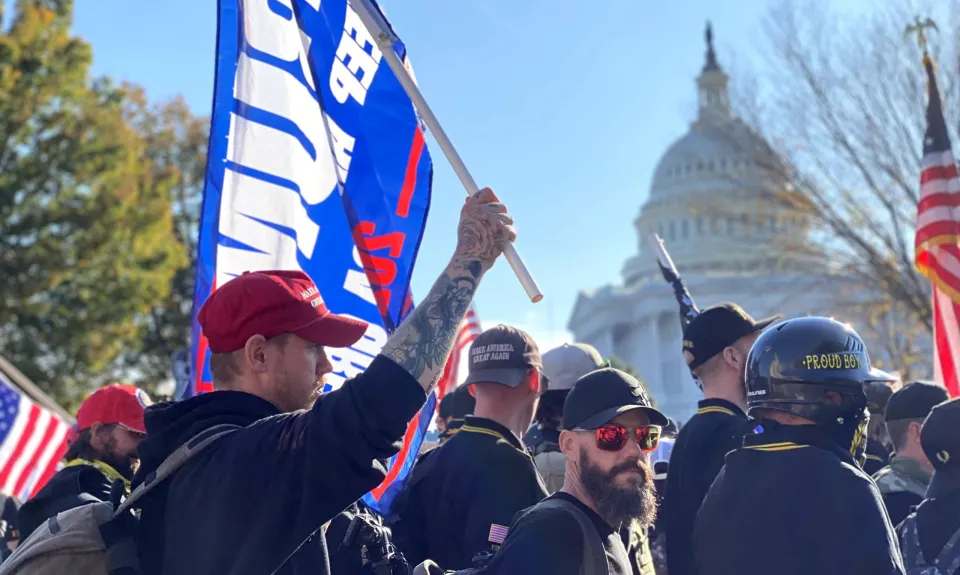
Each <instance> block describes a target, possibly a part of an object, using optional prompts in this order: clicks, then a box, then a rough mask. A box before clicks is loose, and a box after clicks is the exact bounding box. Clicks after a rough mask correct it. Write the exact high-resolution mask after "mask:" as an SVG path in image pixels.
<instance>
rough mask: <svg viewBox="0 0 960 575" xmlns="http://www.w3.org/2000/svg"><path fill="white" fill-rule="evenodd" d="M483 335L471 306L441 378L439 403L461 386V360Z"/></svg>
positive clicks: (438, 393) (438, 388) (475, 311)
mask: <svg viewBox="0 0 960 575" xmlns="http://www.w3.org/2000/svg"><path fill="white" fill-rule="evenodd" d="M481 333H483V330H482V329H481V328H480V320H479V319H478V318H477V310H476V309H475V308H474V307H473V306H472V305H471V306H470V309H469V310H467V315H466V316H465V317H464V318H463V323H461V324H460V330H459V331H458V332H457V339H456V340H455V342H454V345H453V350H452V351H451V352H450V358H449V359H447V364H446V365H444V366H443V375H441V376H440V382H439V384H437V391H436V393H437V401H440V400H441V399H443V396H445V395H446V394H448V393H450V392H452V391H453V390H455V389H456V388H457V386H458V385H460V380H461V379H463V378H462V377H461V375H462V374H461V373H460V364H461V360H462V358H463V357H464V355H465V352H466V351H468V350H469V349H470V344H471V343H473V340H475V339H477V336H478V335H480V334H481Z"/></svg>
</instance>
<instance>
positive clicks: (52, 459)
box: [0, 371, 70, 501]
mask: <svg viewBox="0 0 960 575" xmlns="http://www.w3.org/2000/svg"><path fill="white" fill-rule="evenodd" d="M69 432H70V425H69V424H68V423H66V422H65V421H63V420H62V419H60V418H59V417H58V416H57V415H54V414H53V413H51V412H50V411H48V410H46V409H44V408H42V407H40V406H38V405H37V404H35V403H34V402H32V401H30V399H29V398H27V396H26V395H24V394H22V393H20V392H18V391H17V387H16V386H15V385H14V384H13V383H12V382H10V381H9V380H8V379H7V378H6V376H5V375H4V374H3V372H2V371H0V492H3V493H5V494H8V495H15V496H16V497H17V498H18V499H20V500H21V501H24V500H26V499H29V498H30V497H32V496H33V495H34V494H36V492H37V491H39V490H40V488H42V487H43V486H44V485H46V483H47V481H48V480H49V479H50V477H51V476H53V474H54V473H56V472H57V469H58V466H59V463H60V459H61V458H62V457H63V454H64V453H65V452H66V450H67V441H66V439H67V434H68V433H69Z"/></svg>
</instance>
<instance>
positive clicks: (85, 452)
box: [19, 385, 151, 542]
mask: <svg viewBox="0 0 960 575" xmlns="http://www.w3.org/2000/svg"><path fill="white" fill-rule="evenodd" d="M150 403H151V402H150V398H149V397H148V396H147V394H146V393H145V392H144V391H143V390H142V389H138V388H136V387H133V386H131V385H108V386H106V387H101V388H100V389H98V390H97V391H95V392H93V394H91V395H90V397H88V398H87V399H86V400H84V402H83V403H82V404H81V405H80V409H79V410H78V411H77V428H76V429H77V435H76V437H74V438H73V440H72V441H71V442H70V447H69V448H68V449H67V453H66V455H65V456H64V462H65V464H64V468H63V469H61V470H60V471H59V472H58V473H57V474H56V475H54V476H53V477H51V478H50V481H48V482H47V484H46V485H45V486H44V487H43V489H41V490H40V491H39V492H38V493H37V494H36V495H35V496H34V497H33V498H32V499H30V500H28V501H27V502H26V503H24V504H23V506H22V507H21V508H20V515H19V519H20V541H21V542H22V541H24V540H25V539H26V538H27V537H29V536H30V534H31V533H33V531H34V530H35V529H36V528H37V527H39V526H40V525H42V524H43V522H44V521H46V520H47V519H49V518H51V517H54V516H56V515H57V513H60V512H61V511H66V510H67V509H72V508H74V507H79V506H80V505H86V504H87V503H95V502H97V501H109V500H110V488H111V487H112V485H113V484H114V482H116V481H121V482H123V484H124V486H125V487H126V488H127V490H128V491H129V489H130V480H131V479H132V478H133V474H134V472H135V471H136V469H137V463H138V461H139V460H138V459H137V445H139V444H140V442H141V441H142V440H143V438H144V437H145V436H146V428H145V427H144V425H143V411H144V408H146V406H148V405H150Z"/></svg>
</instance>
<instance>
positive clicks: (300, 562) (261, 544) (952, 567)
mask: <svg viewBox="0 0 960 575" xmlns="http://www.w3.org/2000/svg"><path fill="white" fill-rule="evenodd" d="M513 237H514V231H513V228H512V221H511V219H510V216H509V215H508V214H507V211H506V208H505V207H504V206H503V205H502V204H500V203H499V201H498V200H497V198H496V196H495V195H494V194H493V192H491V191H490V190H483V191H482V192H480V193H478V194H476V195H474V196H472V197H471V198H469V199H468V200H467V202H466V204H465V205H464V208H463V211H462V213H461V220H460V223H459V227H458V243H457V247H456V250H455V253H454V255H453V257H452V258H451V261H450V264H449V265H448V266H447V268H446V269H445V270H444V271H443V273H442V274H441V275H440V277H439V278H438V280H437V282H436V283H435V284H434V286H433V289H432V290H431V291H430V293H429V294H427V296H426V298H424V300H423V302H422V303H421V304H420V305H419V306H417V307H416V309H415V310H414V311H413V312H412V313H411V315H410V317H409V318H408V319H407V320H406V321H405V322H404V323H403V324H402V325H401V326H400V327H398V329H397V330H396V331H395V332H394V333H393V334H392V335H391V337H390V338H389V339H388V341H387V342H386V344H385V345H384V347H383V349H382V351H381V353H380V355H379V356H378V357H377V358H376V359H374V361H373V362H372V363H371V364H370V366H369V367H368V368H367V369H366V371H364V372H363V373H362V374H360V375H358V376H357V377H355V378H353V379H351V380H349V381H347V382H346V383H345V384H344V385H343V386H342V387H341V388H339V389H337V390H335V391H332V392H329V393H321V390H322V389H323V378H324V376H325V375H326V374H328V373H330V372H331V371H332V369H333V368H332V365H331V362H330V360H329V359H328V357H327V355H326V352H325V349H326V348H338V347H347V346H350V345H352V344H354V343H356V342H357V341H359V339H360V338H361V337H363V335H364V333H365V329H366V325H365V324H364V323H362V322H360V321H358V320H355V319H351V318H348V317H341V316H337V315H335V314H333V313H331V312H330V311H329V310H328V309H327V308H326V306H325V304H324V303H323V300H322V296H321V294H319V293H318V291H317V289H316V286H315V285H314V284H313V282H312V281H311V280H310V279H309V278H308V277H307V276H306V275H305V274H303V273H301V272H289V271H259V272H253V273H245V274H243V275H241V276H239V277H237V278H235V279H233V280H231V281H230V282H228V283H226V284H224V285H223V286H221V287H220V288H219V289H218V290H217V291H215V292H214V293H213V294H212V295H211V297H210V298H209V299H208V301H207V302H206V303H205V305H204V306H203V309H202V310H201V312H200V315H199V321H200V324H201V326H202V329H203V332H204V335H205V336H206V338H207V340H208V342H209V346H210V350H211V353H212V356H211V360H210V368H211V372H212V374H213V380H214V387H215V391H214V392H212V393H208V394H204V395H200V396H198V397H195V398H191V399H188V400H184V401H180V402H171V403H159V404H155V405H152V404H151V402H150V400H149V398H148V397H146V394H144V393H143V392H142V391H140V390H137V389H136V388H132V387H129V386H119V385H112V386H107V387H104V388H102V389H100V390H98V391H96V392H95V393H93V394H92V395H91V396H90V397H88V398H87V399H86V400H85V401H84V403H83V405H82V406H81V408H80V410H79V411H78V413H77V433H76V436H75V437H73V438H72V440H71V444H70V449H69V452H68V454H67V457H66V459H65V462H64V467H63V469H62V470H61V471H59V472H58V473H57V475H56V476H54V477H53V479H52V480H51V481H49V482H48V483H47V485H46V486H45V487H44V488H43V489H42V490H41V491H40V492H39V493H38V494H37V495H36V496H35V497H33V498H32V499H30V500H29V501H27V502H25V503H24V504H23V505H22V506H21V507H19V510H18V509H17V508H16V507H17V506H16V505H12V510H10V511H8V510H7V507H11V505H10V503H11V501H12V500H11V499H10V498H8V500H7V502H8V505H6V506H5V507H4V513H3V516H2V521H0V525H2V526H4V531H3V533H4V536H5V537H6V540H7V542H8V545H9V549H10V550H11V551H12V550H13V549H16V551H13V555H12V556H9V557H7V562H6V563H5V564H4V565H0V574H5V573H7V572H9V573H23V574H29V573H48V572H52V571H41V570H39V569H40V568H39V567H37V565H39V564H40V563H39V562H40V561H42V556H43V553H46V554H47V555H49V554H51V553H56V552H57V550H58V549H60V550H62V549H64V548H65V547H64V546H60V547H57V546H55V545H51V544H50V542H51V541H56V538H57V536H58V534H59V533H60V531H61V530H62V529H63V527H62V526H63V525H64V524H65V518H66V517H67V515H68V514H69V513H71V511H74V510H77V509H82V508H84V506H87V505H89V504H91V503H102V502H110V504H111V505H113V506H114V507H118V506H119V505H120V504H121V502H122V501H127V502H128V504H127V505H130V506H132V507H133V508H134V510H135V511H130V513H129V515H127V514H126V507H124V508H122V509H121V513H117V514H116V515H115V516H114V517H113V519H111V520H110V521H107V522H105V523H104V524H103V525H102V526H101V529H100V531H101V534H103V538H104V541H105V546H106V549H105V553H106V554H107V555H108V556H109V555H111V551H112V545H113V544H114V543H116V542H118V541H119V542H122V541H123V540H124V538H123V537H117V536H116V533H115V532H116V531H117V529H114V528H113V526H114V522H116V521H119V520H120V519H124V520H126V523H125V524H124V525H125V528H130V526H131V525H133V526H135V529H134V531H133V532H132V533H130V538H131V539H132V540H133V541H134V542H135V551H136V553H135V555H136V557H137V564H138V565H137V567H136V569H137V570H136V571H124V572H123V573H128V572H129V573H141V572H142V573H143V574H145V575H174V574H176V575H241V574H243V575H274V574H277V575H284V574H297V575H300V574H325V573H333V574H335V575H340V574H343V575H351V574H354V573H356V574H360V573H387V572H389V573H396V572H398V571H395V570H389V571H383V570H377V569H379V568H380V565H374V564H372V563H371V554H370V551H371V549H370V547H371V546H372V545H373V543H372V542H369V541H368V542H367V543H366V544H364V545H350V544H347V542H348V541H350V540H352V539H353V538H355V530H354V527H355V525H356V524H357V519H358V518H365V519H364V520H365V522H366V523H367V524H371V525H375V526H376V527H377V529H378V530H379V531H378V532H381V533H384V534H386V540H388V541H392V543H389V544H387V543H384V546H385V547H386V548H387V549H388V550H390V551H394V550H395V551H396V552H397V554H396V555H392V556H393V557H401V556H402V557H403V558H404V560H405V562H406V564H407V565H409V566H410V567H411V568H413V572H414V573H422V574H430V573H441V574H442V573H447V572H462V573H489V574H498V573H499V574H517V575H539V574H543V575H578V574H585V575H602V574H611V575H654V574H655V573H656V574H659V575H666V574H668V573H669V574H670V575H694V574H697V575H750V574H758V575H759V574H761V573H763V574H769V573H776V574H778V575H782V574H798V575H799V574H807V575H809V574H813V573H816V574H821V575H829V574H837V575H886V574H891V575H906V574H910V573H920V572H922V573H941V574H943V575H956V574H958V573H960V546H958V545H957V542H958V540H960V400H950V399H949V397H948V395H947V392H946V390H944V389H943V388H941V387H938V386H936V385H934V384H932V383H928V382H909V383H907V384H906V385H903V384H902V383H901V382H900V381H899V380H898V378H897V377H895V376H892V375H890V374H887V373H884V372H882V371H880V370H878V369H876V368H874V367H872V366H871V365H870V359H869V353H868V350H867V349H866V346H865V344H864V342H863V340H862V339H861V338H860V337H859V336H858V335H857V333H856V332H855V331H854V330H853V329H852V328H850V327H849V326H847V325H844V324H841V323H839V322H837V321H834V320H832V319H828V318H821V317H803V318H786V319H785V318H782V317H779V316H777V317H771V318H766V319H762V320H755V319H753V318H752V317H750V316H749V315H748V314H747V313H746V312H744V311H743V309H741V308H740V307H739V306H737V305H734V304H722V305H718V306H714V307H711V308H709V309H706V310H704V311H703V312H702V313H700V314H699V315H698V316H697V317H696V318H695V319H693V320H692V321H691V322H690V323H689V325H687V326H686V327H685V329H684V334H683V347H682V349H679V350H677V353H678V354H683V357H684V358H685V359H686V362H687V365H688V367H689V368H690V370H691V373H692V374H693V375H694V376H695V378H696V381H697V382H698V383H699V384H700V385H701V387H702V391H703V395H704V399H703V400H702V401H700V403H699V405H698V409H697V411H696V414H695V415H693V416H692V417H691V418H690V419H689V420H688V421H686V422H684V424H683V425H682V426H681V425H678V424H677V422H676V421H673V420H671V419H669V418H668V417H666V416H665V415H664V414H663V413H662V412H661V411H659V410H658V409H657V408H656V402H655V398H651V397H650V396H649V395H648V392H647V390H646V389H645V388H644V386H643V384H642V383H641V382H640V381H638V380H637V379H636V378H635V377H633V376H631V375H629V374H627V373H625V372H623V371H620V370H618V369H614V368H612V367H610V366H609V363H608V362H607V361H605V360H604V358H603V357H602V356H601V355H600V354H599V353H598V352H597V350H596V349H594V348H593V347H591V346H589V345H586V344H581V343H574V344H565V345H562V346H560V347H557V348H555V349H551V350H547V351H546V352H545V353H543V354H541V352H540V349H539V347H538V345H537V342H536V341H534V339H533V338H532V337H531V336H530V335H529V334H527V333H525V332H523V331H521V330H519V329H517V328H515V327H511V326H505V325H499V326H495V327H493V328H491V329H488V330H487V331H485V332H483V333H482V334H481V335H479V336H478V337H477V338H476V340H475V341H474V342H473V343H472V344H471V346H470V350H469V374H468V377H467V379H466V381H465V382H464V384H463V385H462V386H461V387H460V388H458V389H457V390H455V391H453V392H451V393H449V394H447V395H446V396H445V397H444V398H443V400H442V401H441V403H440V406H439V410H438V417H437V427H438V429H439V430H440V432H441V433H440V439H439V442H438V443H439V444H438V445H437V446H433V447H431V448H430V449H428V450H425V451H424V452H423V453H422V454H420V456H419V458H418V460H417V462H416V464H415V466H414V467H413V471H412V473H411V475H410V477H409V479H408V480H407V482H406V484H405V486H404V488H403V490H402V491H401V493H400V494H399V495H398V497H397V499H396V501H395V502H394V504H393V506H392V507H391V510H390V513H389V515H388V516H385V517H379V516H377V515H376V513H375V512H374V511H373V510H371V509H369V508H368V507H367V506H365V505H364V504H363V502H362V500H361V498H362V496H363V495H364V494H366V493H367V492H369V491H370V490H371V489H373V488H375V487H376V486H377V485H378V484H379V483H380V482H381V481H382V480H383V479H384V477H385V475H386V467H385V466H386V462H387V460H388V459H389V458H390V457H391V456H393V455H395V454H396V453H397V452H398V450H399V446H400V442H401V440H402V438H403V436H404V432H405V430H406V427H407V423H408V421H410V420H411V418H413V417H414V415H415V414H416V413H417V412H418V411H419V410H420V408H421V407H422V405H423V404H424V402H425V400H426V398H427V394H429V393H431V392H432V391H433V389H434V387H435V386H436V384H437V381H438V379H439V378H440V375H441V373H442V371H443V367H444V363H445V361H446V358H447V357H448V355H449V354H450V351H451V349H452V347H453V345H454V343H455V338H456V335H457V331H458V327H459V326H460V324H461V322H462V320H463V318H464V315H465V313H466V311H467V309H468V307H469V305H470V302H471V300H472V298H473V295H474V293H475V291H476V289H477V287H478V285H479V283H480V281H481V279H482V277H483V275H484V273H485V272H486V271H487V270H488V269H489V268H490V267H491V266H492V265H493V263H494V261H495V260H496V259H497V258H498V256H499V255H500V254H501V251H502V249H503V247H504V246H505V245H506V243H507V242H509V241H512V240H513ZM131 518H135V519H136V521H135V523H130V521H129V520H130V519H131ZM104 526H107V527H104ZM43 545H46V547H43ZM118 545H119V544H118ZM41 547H42V551H43V553H40V552H38V551H36V549H38V548H41ZM30 549H33V550H34V555H33V556H30V555H29V554H28V552H27V550H30ZM61 552H63V551H61ZM6 555H10V554H9V551H8V552H7V553H6ZM24 557H41V559H36V560H35V562H34V563H31V562H30V561H31V560H30V559H24ZM111 561H113V559H111ZM401 563H403V562H401ZM111 564H112V563H111ZM9 565H15V567H10V569H11V570H10V571H5V569H7V566H9ZM31 565H32V566H31ZM414 566H415V567H414ZM388 568H389V569H393V567H392V566H388ZM31 569H34V570H31ZM931 569H936V570H931ZM111 572H113V571H111ZM120 572H121V571H117V572H116V573H120ZM99 573H100V572H98V574H99ZM104 573H105V571H104Z"/></svg>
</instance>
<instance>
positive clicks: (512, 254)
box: [350, 0, 543, 303]
mask: <svg viewBox="0 0 960 575" xmlns="http://www.w3.org/2000/svg"><path fill="white" fill-rule="evenodd" d="M350 4H351V5H352V6H353V8H354V10H355V11H356V13H357V16H359V17H360V21H362V22H363V25H364V26H365V27H366V28H367V31H368V32H370V34H371V35H372V36H373V37H374V39H375V40H376V42H377V46H378V47H379V48H380V51H381V52H382V53H383V57H384V58H385V59H386V60H387V65H389V66H390V69H391V70H393V73H394V75H396V77H397V80H399V81H400V84H401V85H402V86H403V89H404V91H405V92H406V93H407V96H409V97H410V100H412V101H413V105H414V106H416V108H417V111H418V112H420V116H421V117H422V118H423V123H424V124H426V125H427V127H428V128H429V129H430V133H431V134H433V137H434V139H436V141H437V145H438V146H440V150H442V151H443V155H444V156H446V157H447V160H448V161H449V162H450V165H451V166H452V167H453V171H454V172H456V174H457V177H458V178H460V183H462V184H463V187H464V188H465V189H466V190H467V195H472V194H474V193H476V192H477V191H478V190H479V189H480V188H479V187H478V186H477V182H475V181H474V179H473V176H471V175H470V172H469V171H467V166H466V165H465V164H464V163H463V160H462V159H461V158H460V154H458V153H457V150H456V149H455V148H454V147H453V143H452V142H451V141H450V138H448V137H447V134H446V132H444V131H443V128H442V127H440V121H439V120H437V117H436V116H434V115H433V111H432V110H431V109H430V106H428V105H427V101H426V100H425V99H424V98H423V94H421V93H420V88H418V87H417V84H416V82H414V81H413V78H411V77H410V72H409V71H408V70H407V68H406V66H404V65H403V62H401V61H400V57H399V56H397V53H396V52H395V51H394V50H393V45H394V44H395V43H396V42H397V41H398V38H397V37H396V35H395V34H394V33H393V31H392V30H391V28H390V25H389V24H387V22H386V21H385V20H384V19H383V16H382V15H381V14H380V11H379V10H377V9H376V8H373V7H372V6H370V5H369V4H368V3H367V0H350ZM503 255H504V257H506V258H507V262H508V263H509V264H510V267H511V268H513V273H514V274H516V276H517V279H519V280H520V285H522V286H523V289H524V291H526V292H527V296H528V297H529V298H530V301H532V302H533V303H537V302H538V301H540V300H542V299H543V293H542V292H541V291H540V288H539V287H538V286H537V282H536V280H534V279H533V276H532V275H531V274H530V272H529V270H527V266H526V264H524V263H523V259H522V258H521V257H520V254H518V253H517V250H516V248H515V247H514V246H513V243H508V244H507V247H506V248H505V249H504V250H503Z"/></svg>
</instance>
